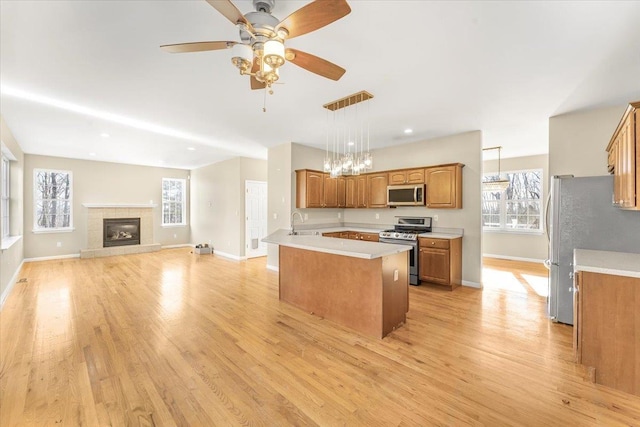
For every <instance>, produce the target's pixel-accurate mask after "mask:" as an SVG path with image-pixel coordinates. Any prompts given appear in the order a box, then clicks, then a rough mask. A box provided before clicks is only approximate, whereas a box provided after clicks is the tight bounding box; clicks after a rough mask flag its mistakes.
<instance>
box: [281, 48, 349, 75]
mask: <svg viewBox="0 0 640 427" xmlns="http://www.w3.org/2000/svg"><path fill="white" fill-rule="evenodd" d="M286 58H287V60H288V61H289V62H292V63H294V64H296V65H297V66H298V67H301V68H304V69H305V70H307V71H311V72H312V73H316V74H317V75H319V76H322V77H326V78H328V79H331V80H340V77H342V75H343V74H344V73H345V72H346V70H345V69H344V68H342V67H340V66H338V65H336V64H334V63H332V62H329V61H327V60H326V59H322V58H319V57H317V56H315V55H311V54H310V53H306V52H302V51H300V50H297V49H291V48H288V49H287V51H286Z"/></svg>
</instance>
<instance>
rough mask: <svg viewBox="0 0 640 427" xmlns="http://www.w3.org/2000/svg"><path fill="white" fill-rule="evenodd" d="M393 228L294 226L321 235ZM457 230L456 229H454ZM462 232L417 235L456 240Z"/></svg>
mask: <svg viewBox="0 0 640 427" xmlns="http://www.w3.org/2000/svg"><path fill="white" fill-rule="evenodd" d="M391 228H393V226H386V227H371V228H369V227H362V226H355V227H354V226H335V227H331V226H329V227H326V226H318V227H317V228H316V227H313V226H306V227H300V226H298V225H296V230H299V231H317V232H318V233H320V234H322V233H336V232H340V231H355V232H358V233H375V234H377V233H379V232H381V231H384V230H389V229H391ZM456 230H458V229H456ZM462 235H463V234H462V232H460V231H456V232H451V233H444V232H440V231H435V232H429V233H422V234H418V237H431V238H433V239H457V238H458V237H462Z"/></svg>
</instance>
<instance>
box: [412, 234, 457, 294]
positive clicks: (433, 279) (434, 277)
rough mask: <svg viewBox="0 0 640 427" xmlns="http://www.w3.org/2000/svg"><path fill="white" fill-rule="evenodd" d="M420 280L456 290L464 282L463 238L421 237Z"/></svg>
mask: <svg viewBox="0 0 640 427" xmlns="http://www.w3.org/2000/svg"><path fill="white" fill-rule="evenodd" d="M419 248H420V261H419V266H420V267H419V268H420V271H419V273H418V274H419V276H420V282H421V283H422V282H424V283H431V284H436V285H440V286H443V287H446V288H448V289H449V290H454V289H455V288H457V287H458V286H460V285H461V284H462V238H461V237H459V238H456V239H434V238H430V237H428V238H427V237H420V238H419Z"/></svg>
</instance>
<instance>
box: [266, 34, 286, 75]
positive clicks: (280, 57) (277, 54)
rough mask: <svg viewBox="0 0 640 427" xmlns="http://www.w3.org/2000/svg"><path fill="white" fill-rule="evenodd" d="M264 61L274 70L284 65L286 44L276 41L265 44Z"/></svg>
mask: <svg viewBox="0 0 640 427" xmlns="http://www.w3.org/2000/svg"><path fill="white" fill-rule="evenodd" d="M262 60H263V61H264V63H265V64H267V65H269V66H270V67H272V68H274V69H277V68H278V67H281V66H282V65H284V43H282V42H281V41H280V40H275V39H272V40H269V41H267V42H265V44H264V55H263V57H262Z"/></svg>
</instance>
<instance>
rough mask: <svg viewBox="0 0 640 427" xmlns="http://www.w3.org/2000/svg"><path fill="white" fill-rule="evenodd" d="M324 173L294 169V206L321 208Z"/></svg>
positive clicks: (299, 207)
mask: <svg viewBox="0 0 640 427" xmlns="http://www.w3.org/2000/svg"><path fill="white" fill-rule="evenodd" d="M324 175H325V174H323V173H322V172H318V171H312V170H308V169H302V170H297V171H296V208H298V209H302V208H321V207H322V205H323V204H324Z"/></svg>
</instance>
